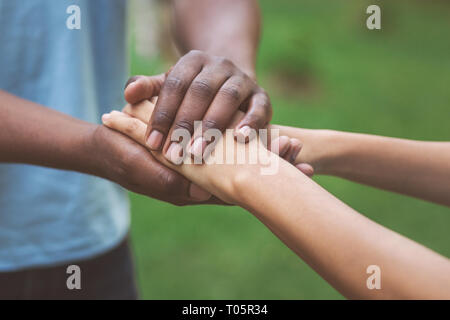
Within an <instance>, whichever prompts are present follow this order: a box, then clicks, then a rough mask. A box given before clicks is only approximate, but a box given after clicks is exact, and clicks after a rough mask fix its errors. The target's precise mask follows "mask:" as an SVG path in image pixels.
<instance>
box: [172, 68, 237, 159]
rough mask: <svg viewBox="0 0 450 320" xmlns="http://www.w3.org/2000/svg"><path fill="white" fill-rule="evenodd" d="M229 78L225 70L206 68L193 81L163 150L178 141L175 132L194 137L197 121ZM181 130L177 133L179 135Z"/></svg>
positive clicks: (201, 117)
mask: <svg viewBox="0 0 450 320" xmlns="http://www.w3.org/2000/svg"><path fill="white" fill-rule="evenodd" d="M228 78H229V76H228V74H227V72H226V71H225V70H221V69H220V67H218V68H210V69H209V68H205V70H203V71H202V72H200V73H199V74H198V75H197V77H196V78H195V79H194V80H193V81H192V83H191V85H190V87H189V89H188V90H187V92H186V95H185V97H184V99H183V102H182V104H181V106H180V108H179V109H178V112H177V114H176V116H175V120H174V123H173V125H172V128H171V129H170V131H169V134H168V139H167V141H166V143H165V145H164V147H163V152H164V151H166V150H168V149H169V148H171V147H172V145H173V144H177V143H178V142H175V141H172V139H171V138H172V137H173V133H174V132H177V130H183V131H184V133H185V135H186V136H189V137H192V135H193V133H194V123H195V121H198V120H201V119H203V117H204V116H205V114H206V113H207V111H208V108H209V107H210V104H211V103H212V101H213V99H214V96H215V95H216V93H217V92H218V91H219V89H220V88H221V86H222V85H223V84H224V83H225V82H226V81H227V79H228ZM179 134H180V132H178V133H177V136H179Z"/></svg>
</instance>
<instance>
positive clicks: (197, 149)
mask: <svg viewBox="0 0 450 320" xmlns="http://www.w3.org/2000/svg"><path fill="white" fill-rule="evenodd" d="M205 147H206V141H205V139H203V137H198V138H196V139H195V140H194V142H193V143H192V145H191V147H190V148H189V153H190V154H192V155H193V156H194V157H198V158H202V157H203V150H204V149H205Z"/></svg>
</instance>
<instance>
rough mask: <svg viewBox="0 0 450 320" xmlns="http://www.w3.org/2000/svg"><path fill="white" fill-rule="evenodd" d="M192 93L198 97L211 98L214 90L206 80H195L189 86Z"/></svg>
mask: <svg viewBox="0 0 450 320" xmlns="http://www.w3.org/2000/svg"><path fill="white" fill-rule="evenodd" d="M191 90H192V93H193V94H194V95H196V96H200V97H211V96H212V95H213V93H214V88H213V87H212V85H211V84H210V83H209V81H207V80H195V81H194V82H192V85H191Z"/></svg>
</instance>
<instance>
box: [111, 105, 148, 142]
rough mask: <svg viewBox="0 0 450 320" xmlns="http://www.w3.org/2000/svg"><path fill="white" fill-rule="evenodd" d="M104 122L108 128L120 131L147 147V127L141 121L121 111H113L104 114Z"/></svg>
mask: <svg viewBox="0 0 450 320" xmlns="http://www.w3.org/2000/svg"><path fill="white" fill-rule="evenodd" d="M102 122H103V124H104V125H105V126H107V127H108V128H110V129H113V130H116V131H119V132H121V133H123V134H124V135H126V136H128V137H130V138H131V139H133V140H134V141H136V142H138V143H140V144H141V145H145V132H146V130H147V125H146V123H145V122H143V121H141V120H140V119H137V118H133V117H131V116H129V115H127V114H125V113H122V112H119V111H113V112H111V113H109V114H104V115H103V116H102Z"/></svg>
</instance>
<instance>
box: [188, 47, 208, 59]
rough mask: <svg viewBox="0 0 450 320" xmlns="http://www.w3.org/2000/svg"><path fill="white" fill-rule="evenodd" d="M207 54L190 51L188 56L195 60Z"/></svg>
mask: <svg viewBox="0 0 450 320" xmlns="http://www.w3.org/2000/svg"><path fill="white" fill-rule="evenodd" d="M204 55H205V54H204V53H203V51H200V50H195V49H194V50H190V51H189V52H188V53H187V54H186V56H189V57H193V58H202V57H203V56H204Z"/></svg>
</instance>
